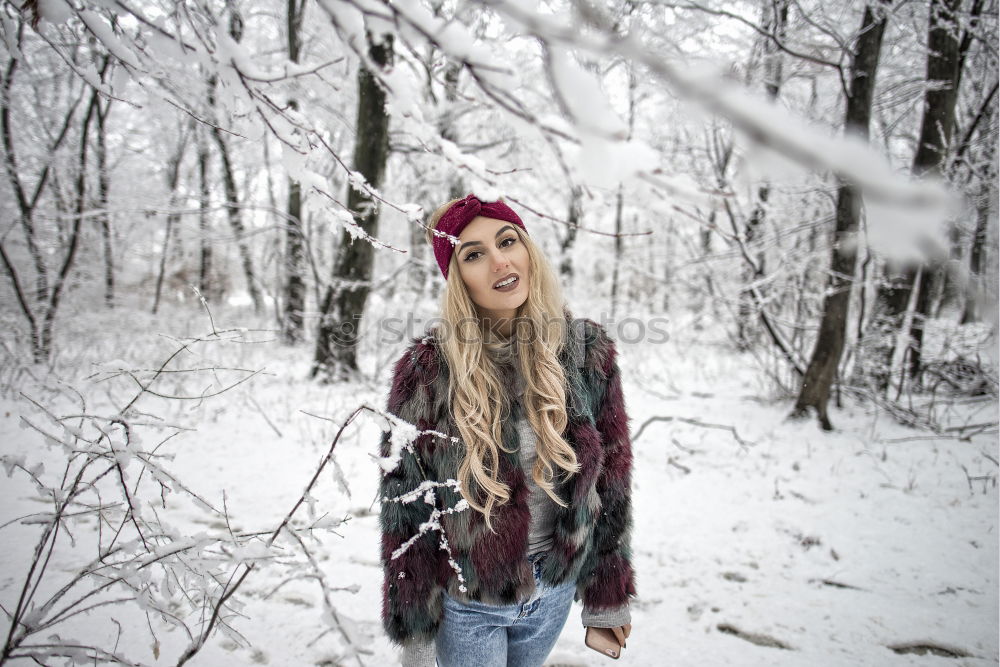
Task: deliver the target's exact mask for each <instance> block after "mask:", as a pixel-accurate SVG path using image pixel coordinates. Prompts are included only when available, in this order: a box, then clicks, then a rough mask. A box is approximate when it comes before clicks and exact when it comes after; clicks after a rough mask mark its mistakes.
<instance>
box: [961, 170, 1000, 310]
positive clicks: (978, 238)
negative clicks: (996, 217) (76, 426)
mask: <svg viewBox="0 0 1000 667" xmlns="http://www.w3.org/2000/svg"><path fill="white" fill-rule="evenodd" d="M994 199H995V190H994V189H993V186H992V184H991V183H988V182H986V181H983V183H982V185H980V189H979V197H978V201H977V202H976V231H975V233H974V234H973V236H972V248H971V250H970V251H969V282H968V294H967V295H966V298H965V311H964V312H963V313H962V324H969V323H971V322H978V321H979V320H980V319H981V312H980V311H981V309H982V308H981V304H982V303H983V302H984V301H985V290H984V285H983V268H984V266H985V261H984V254H985V252H986V239H987V236H988V235H989V220H990V202H992V201H993V200H994Z"/></svg>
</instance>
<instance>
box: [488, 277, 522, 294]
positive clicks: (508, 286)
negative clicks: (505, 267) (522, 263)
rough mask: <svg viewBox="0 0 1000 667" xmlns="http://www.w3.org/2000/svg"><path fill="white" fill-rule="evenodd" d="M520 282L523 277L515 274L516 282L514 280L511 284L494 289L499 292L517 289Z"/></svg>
mask: <svg viewBox="0 0 1000 667" xmlns="http://www.w3.org/2000/svg"><path fill="white" fill-rule="evenodd" d="M520 283H521V279H520V278H519V277H518V276H514V282H512V283H511V284H509V285H505V286H504V287H494V288H493V289H495V290H496V291H498V292H510V291H511V290H513V289H515V288H516V287H517V286H518V285H519V284H520Z"/></svg>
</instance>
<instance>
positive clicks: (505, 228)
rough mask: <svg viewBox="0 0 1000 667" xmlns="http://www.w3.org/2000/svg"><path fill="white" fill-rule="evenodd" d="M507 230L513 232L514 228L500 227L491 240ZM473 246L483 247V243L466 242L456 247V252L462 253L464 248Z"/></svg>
mask: <svg viewBox="0 0 1000 667" xmlns="http://www.w3.org/2000/svg"><path fill="white" fill-rule="evenodd" d="M508 229H510V230H513V229H514V227H513V226H512V225H504V226H503V227H501V228H500V229H499V231H497V233H496V234H494V235H493V238H496V237H498V236H500V235H501V234H503V233H504V232H505V231H507V230H508ZM473 245H483V242H482V241H466V242H465V243H463V244H462V245H460V246H459V247H458V251H459V252H462V251H463V250H465V248H466V247H468V246H473Z"/></svg>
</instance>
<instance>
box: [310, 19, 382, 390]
mask: <svg viewBox="0 0 1000 667" xmlns="http://www.w3.org/2000/svg"><path fill="white" fill-rule="evenodd" d="M368 40H369V43H368V56H369V58H370V59H371V62H372V64H373V65H374V66H375V67H378V68H380V69H384V68H386V67H388V66H389V65H390V63H391V62H392V55H393V45H392V37H391V36H389V35H383V36H382V40H383V41H381V42H379V43H375V42H374V41H373V40H372V36H371V35H369V36H368ZM367 67H368V65H367V63H364V62H362V63H361V65H360V67H359V69H358V117H357V138H356V141H355V144H354V168H355V170H357V171H358V172H359V173H360V174H361V175H362V176H364V178H365V181H366V182H367V183H368V185H370V186H371V187H373V188H377V187H379V186H380V184H381V182H382V176H383V174H384V172H385V165H386V161H387V159H388V156H389V116H388V114H387V113H386V110H385V92H384V91H383V90H382V89H381V88H380V87H379V85H378V81H377V80H376V77H375V75H374V74H373V73H372V72H370V71H369V70H368V69H367ZM347 207H348V210H350V211H351V214H352V215H353V216H354V220H355V221H356V222H357V224H358V225H359V226H360V227H361V229H362V230H363V231H364V232H365V233H367V234H369V235H371V236H374V235H376V233H377V232H378V208H377V207H376V202H375V201H374V200H373V199H372V198H371V197H370V196H369V195H368V194H367V193H365V192H361V191H359V190H358V189H355V188H353V187H351V186H350V185H348V193H347ZM374 252H375V251H374V248H373V247H372V244H371V243H369V242H368V241H354V239H353V237H352V236H351V234H349V233H348V232H347V230H346V229H345V230H344V231H343V232H342V233H341V239H340V245H339V247H338V248H337V255H336V257H335V259H334V266H333V276H332V282H331V285H330V287H329V288H328V289H327V291H326V294H325V296H324V297H323V303H322V305H321V308H320V312H321V315H320V322H319V327H318V331H317V336H316V354H315V358H314V361H313V366H312V370H311V371H310V377H316V376H321V377H322V379H323V380H325V381H328V382H329V381H337V380H342V379H347V378H349V377H351V376H352V375H354V374H356V373H357V370H358V361H357V343H358V325H359V324H360V322H361V316H362V313H363V312H364V307H365V302H366V301H367V300H368V293H369V291H370V289H371V276H372V265H373V263H374Z"/></svg>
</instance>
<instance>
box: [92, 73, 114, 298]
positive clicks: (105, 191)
mask: <svg viewBox="0 0 1000 667" xmlns="http://www.w3.org/2000/svg"><path fill="white" fill-rule="evenodd" d="M105 60H106V61H107V60H110V56H105ZM111 103H112V100H108V102H107V103H106V104H104V105H103V106H102V105H101V104H100V103H98V104H97V109H96V110H95V111H96V113H97V142H96V143H97V202H98V206H99V207H100V208H101V215H100V217H99V218H98V224H100V226H101V240H102V242H103V246H104V305H106V306H107V307H108V308H114V305H115V265H114V255H113V254H112V250H113V248H112V242H111V241H112V239H111V212H110V211H109V210H108V208H109V206H110V201H109V190H110V175H109V174H108V135H107V131H106V129H105V122H106V121H107V118H108V112H109V111H111Z"/></svg>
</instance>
